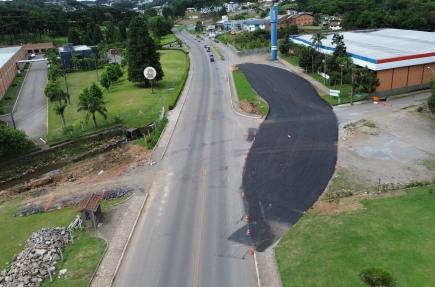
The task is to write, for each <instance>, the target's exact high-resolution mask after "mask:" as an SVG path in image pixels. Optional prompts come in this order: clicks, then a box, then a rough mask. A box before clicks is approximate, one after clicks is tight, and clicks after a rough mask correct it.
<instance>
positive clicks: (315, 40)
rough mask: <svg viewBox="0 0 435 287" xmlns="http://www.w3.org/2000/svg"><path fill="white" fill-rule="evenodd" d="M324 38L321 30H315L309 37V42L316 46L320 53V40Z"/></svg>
mask: <svg viewBox="0 0 435 287" xmlns="http://www.w3.org/2000/svg"><path fill="white" fill-rule="evenodd" d="M325 39H326V36H325V35H323V33H322V32H317V33H316V34H314V35H313V37H311V44H313V45H314V46H316V48H317V52H319V53H320V47H321V46H322V40H325Z"/></svg>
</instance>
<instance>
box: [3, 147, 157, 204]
mask: <svg viewBox="0 0 435 287" xmlns="http://www.w3.org/2000/svg"><path fill="white" fill-rule="evenodd" d="M150 153H151V152H150V151H147V150H146V148H144V147H141V146H138V145H135V144H128V145H126V146H124V147H120V148H116V149H114V150H113V151H110V152H106V153H104V154H101V155H98V156H97V157H95V158H91V159H88V160H84V161H82V162H79V163H76V164H73V165H71V166H69V167H68V168H66V169H65V170H63V171H61V172H59V173H58V174H56V175H52V176H48V177H44V178H40V179H37V180H35V181H32V182H30V183H28V184H25V185H20V186H16V187H13V188H9V189H6V190H3V191H0V201H4V200H6V199H8V198H10V197H14V196H17V195H23V194H24V195H33V194H35V195H34V196H39V195H45V194H47V193H48V192H47V191H46V189H47V188H48V189H50V188H51V189H54V188H55V187H56V186H60V185H62V187H63V188H62V191H60V193H62V192H63V193H65V196H67V194H68V188H65V187H64V186H65V185H68V184H73V183H74V184H80V183H84V182H90V181H92V180H93V179H94V178H95V177H96V176H97V174H98V172H99V171H100V170H104V173H103V175H101V176H100V179H99V180H104V179H109V178H110V177H113V176H119V175H121V174H122V172H123V170H124V169H125V168H126V167H127V166H131V167H133V168H134V167H135V166H137V165H144V164H147V163H148V159H149V157H150ZM41 190H44V192H42V193H41V192H40V191H41ZM41 197H44V196H41ZM56 197H57V198H58V197H59V194H57V196H56Z"/></svg>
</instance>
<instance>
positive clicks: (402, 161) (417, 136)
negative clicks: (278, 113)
mask: <svg viewBox="0 0 435 287" xmlns="http://www.w3.org/2000/svg"><path fill="white" fill-rule="evenodd" d="M415 109H416V108H415V107H412V108H408V109H400V110H396V111H394V112H392V113H387V114H384V115H380V116H375V117H370V118H365V120H366V121H365V122H364V121H361V122H357V123H356V124H355V125H351V126H350V127H348V128H343V129H341V130H340V132H339V141H338V161H337V169H336V173H335V174H334V178H333V180H332V184H331V189H332V191H335V192H338V191H350V192H352V194H353V195H354V196H352V197H350V198H346V199H341V200H340V201H339V202H337V201H333V202H332V203H331V204H329V203H327V202H326V201H327V200H328V193H325V194H324V195H323V196H322V198H321V199H322V200H323V201H322V202H317V203H316V204H315V206H314V211H315V212H316V213H320V214H330V213H335V212H341V211H347V210H352V209H358V208H362V207H363V206H362V205H361V204H360V200H362V199H367V198H373V197H380V196H381V197H384V196H392V195H401V194H404V192H403V191H402V192H401V191H398V190H397V189H399V188H400V187H403V186H404V185H405V184H407V183H409V182H411V181H417V182H423V181H432V182H433V180H435V173H434V171H435V145H434V144H433V142H434V141H435V121H433V120H431V119H429V118H428V117H427V116H426V115H424V114H422V113H418V112H416V111H415ZM371 123H373V124H374V125H375V127H373V126H372V124H371ZM369 126H371V127H369ZM378 186H379V187H380V191H381V194H380V195H378V193H377V191H378ZM387 188H388V189H389V190H391V189H392V188H393V191H389V192H387V193H383V189H387Z"/></svg>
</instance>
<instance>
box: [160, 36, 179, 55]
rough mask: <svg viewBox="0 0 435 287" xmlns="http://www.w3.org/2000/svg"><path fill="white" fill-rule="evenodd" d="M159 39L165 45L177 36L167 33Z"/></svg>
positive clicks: (175, 39)
mask: <svg viewBox="0 0 435 287" xmlns="http://www.w3.org/2000/svg"><path fill="white" fill-rule="evenodd" d="M159 40H160V44H162V45H166V44H169V43H173V42H175V41H177V38H176V37H175V35H174V34H172V33H169V34H167V35H165V36H162V37H160V39H159ZM160 59H161V58H160Z"/></svg>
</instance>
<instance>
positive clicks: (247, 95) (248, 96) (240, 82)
mask: <svg viewBox="0 0 435 287" xmlns="http://www.w3.org/2000/svg"><path fill="white" fill-rule="evenodd" d="M233 78H234V84H235V86H236V90H237V96H238V97H239V101H242V100H246V101H247V102H248V103H254V104H255V105H256V106H257V107H258V108H259V109H260V110H261V112H262V113H263V114H264V115H267V114H268V113H269V105H268V104H267V103H266V102H265V101H263V100H262V99H259V98H258V96H257V93H256V92H255V91H254V90H253V89H252V87H251V84H249V81H248V80H247V79H246V76H245V74H243V73H242V72H236V71H234V72H233Z"/></svg>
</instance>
